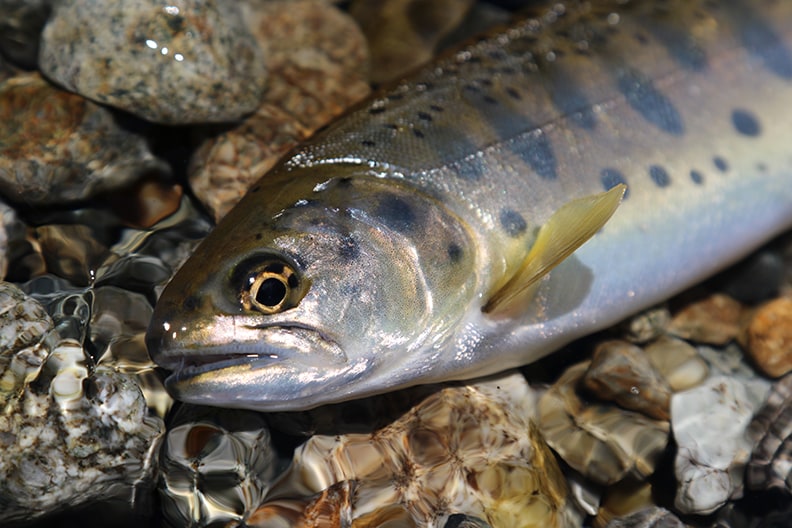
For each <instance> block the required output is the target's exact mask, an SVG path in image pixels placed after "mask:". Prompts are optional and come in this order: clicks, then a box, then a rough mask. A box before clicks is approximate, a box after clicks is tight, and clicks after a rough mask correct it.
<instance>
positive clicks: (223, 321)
mask: <svg viewBox="0 0 792 528" xmlns="http://www.w3.org/2000/svg"><path fill="white" fill-rule="evenodd" d="M314 177H315V176H314ZM320 180H321V179H320ZM292 181H293V180H292ZM295 187H296V189H293V190H292V191H290V192H289V193H285V194H284V193H280V194H279V193H271V196H270V197H268V198H261V197H258V196H255V194H252V193H251V194H249V195H248V196H247V197H246V198H245V199H243V201H242V202H241V203H240V204H239V205H238V206H237V207H236V208H235V209H234V210H232V211H231V212H230V213H229V215H228V216H227V218H225V219H224V220H223V221H222V222H221V223H220V224H219V225H218V227H217V228H216V229H215V231H213V232H212V233H211V234H210V235H209V237H207V238H206V239H205V240H204V241H203V242H202V244H201V245H200V246H199V247H198V248H197V250H196V251H195V253H194V254H193V256H192V257H191V258H190V259H188V261H187V262H186V263H185V264H184V266H183V267H182V269H180V270H179V272H178V273H177V274H176V275H175V276H174V278H173V279H172V281H171V282H170V284H168V286H167V287H166V288H165V290H164V291H163V293H162V295H161V297H160V299H159V301H158V303H157V306H156V309H155V312H154V315H153V318H152V322H151V325H150V327H149V331H148V335H147V344H148V347H149V350H150V353H151V355H152V358H153V359H154V360H155V361H156V362H157V363H158V364H159V365H160V366H162V367H164V368H166V369H168V370H170V371H172V374H171V375H170V376H169V377H168V378H167V380H166V386H167V388H168V389H169V391H170V392H171V394H172V395H173V396H174V397H175V398H176V399H179V400H182V401H187V402H190V403H196V404H203V405H217V406H224V407H238V408H247V409H254V410H270V411H271V410H298V409H304V408H310V407H313V406H316V405H319V404H323V403H328V402H335V401H342V400H345V399H350V398H352V397H357V396H362V395H366V394H372V393H377V392H383V391H385V390H388V389H389V388H391V385H393V384H400V383H401V382H402V381H403V379H405V378H412V377H414V375H413V374H410V369H411V368H418V367H417V366H416V358H415V357H414V355H415V354H419V353H422V352H421V351H423V350H425V349H426V347H427V346H431V342H433V341H436V340H437V339H439V338H438V336H440V335H444V329H445V328H448V327H450V326H452V325H449V324H448V322H449V320H450V319H453V316H451V315H450V314H449V313H448V310H449V308H448V307H449V306H453V309H454V310H456V311H457V312H460V313H461V310H462V307H461V305H460V304H459V303H454V302H451V301H452V300H453V299H452V298H454V297H455V296H458V295H460V293H461V292H464V291H468V290H466V289H465V288H460V284H462V283H465V282H466V280H467V279H466V278H465V277H467V275H469V270H466V271H465V270H462V269H460V268H461V267H460V266H458V265H457V266H455V267H454V266H451V267H450V268H449V269H452V268H453V270H455V271H449V272H448V273H450V274H451V276H453V277H455V280H453V281H451V283H448V284H445V283H444V286H447V288H445V287H444V288H442V290H443V291H448V292H449V294H448V295H445V294H443V293H442V292H440V293H439V292H438V276H439V275H447V274H448V273H446V271H447V270H446V271H444V269H443V266H442V265H431V266H427V265H426V264H427V262H425V258H423V257H425V255H424V253H426V248H421V247H419V246H421V245H422V243H421V242H420V240H423V239H422V238H420V237H419V238H420V240H419V241H418V242H417V243H416V240H415V238H414V237H412V236H410V233H409V232H408V230H406V229H402V230H398V229H394V228H393V225H387V224H388V222H385V223H383V222H382V221H381V218H379V216H380V215H379V213H382V211H383V207H393V206H394V205H393V204H394V203H397V204H401V203H402V202H404V203H408V202H411V201H414V198H413V197H411V196H410V193H409V192H408V191H406V190H401V189H393V188H391V187H388V186H383V185H381V184H380V183H379V182H375V181H372V180H371V178H370V177H365V178H359V179H355V178H349V177H347V178H338V177H334V178H331V179H329V180H327V179H325V180H321V181H320V182H319V183H317V184H314V185H313V186H308V187H306V186H305V185H304V182H303V184H300V185H297V184H295ZM285 195H289V197H288V198H286V197H285ZM388 201H389V202H388ZM385 202H388V203H389V204H390V205H387V206H385V205H383V204H384V203H385ZM424 205H425V204H419V203H416V204H413V205H412V206H411V207H413V206H414V207H415V208H418V207H422V206H424ZM422 214H423V213H422ZM391 216H394V215H391ZM391 220H393V218H391ZM429 221H430V222H431V219H429ZM391 224H393V222H391ZM397 227H398V225H397ZM420 234H421V236H422V237H423V236H426V235H428V233H424V232H423V231H420ZM422 255H423V256H422ZM457 260H458V259H457ZM441 282H442V281H441ZM445 282H448V281H445ZM438 295H439V296H440V297H439V298H438ZM438 299H440V301H442V302H438ZM445 301H448V302H445ZM438 309H441V311H442V313H440V314H439V313H438ZM458 316H460V314H457V317H458ZM446 333H447V332H446Z"/></svg>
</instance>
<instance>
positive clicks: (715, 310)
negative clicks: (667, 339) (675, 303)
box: [668, 293, 743, 345]
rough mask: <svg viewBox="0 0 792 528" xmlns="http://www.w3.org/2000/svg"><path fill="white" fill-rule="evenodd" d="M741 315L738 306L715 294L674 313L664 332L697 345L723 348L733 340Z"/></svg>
mask: <svg viewBox="0 0 792 528" xmlns="http://www.w3.org/2000/svg"><path fill="white" fill-rule="evenodd" d="M742 311H743V310H742V305H741V304H740V303H739V302H737V301H735V300H734V299H732V298H731V297H729V296H727V295H723V294H720V293H715V294H713V295H710V296H708V297H704V298H703V299H700V300H697V301H694V302H692V303H690V304H688V305H687V306H685V307H683V308H682V309H681V310H679V311H677V312H676V313H675V314H674V316H673V319H672V320H671V324H670V325H669V326H668V332H669V333H671V334H674V335H676V336H679V337H681V338H683V339H689V340H691V341H696V342H698V343H707V344H710V345H725V344H726V343H728V342H729V341H731V340H732V339H734V338H735V337H737V334H738V333H739V329H740V318H741V316H742Z"/></svg>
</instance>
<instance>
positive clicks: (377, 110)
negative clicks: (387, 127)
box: [368, 106, 385, 115]
mask: <svg viewBox="0 0 792 528" xmlns="http://www.w3.org/2000/svg"><path fill="white" fill-rule="evenodd" d="M384 111H385V107H384V106H375V107H373V108H369V111H368V113H369V114H371V115H377V114H381V113H383V112H384Z"/></svg>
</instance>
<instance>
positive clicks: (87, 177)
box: [0, 73, 170, 204]
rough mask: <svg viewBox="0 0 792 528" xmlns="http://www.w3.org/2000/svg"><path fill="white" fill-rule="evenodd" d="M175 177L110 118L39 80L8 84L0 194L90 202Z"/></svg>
mask: <svg viewBox="0 0 792 528" xmlns="http://www.w3.org/2000/svg"><path fill="white" fill-rule="evenodd" d="M169 170H170V169H169V168H168V166H167V165H166V164H165V163H164V162H162V161H160V160H158V159H157V158H155V157H154V156H153V154H152V153H151V152H150V151H149V147H148V144H147V142H146V139H145V138H144V137H143V136H141V135H139V134H137V133H134V132H132V131H129V130H127V129H125V128H123V127H122V126H120V125H119V123H118V121H117V119H116V118H115V117H114V116H113V114H112V113H111V112H110V111H108V110H107V109H105V108H102V107H100V106H98V105H96V104H93V103H91V102H90V101H86V100H85V99H83V98H82V97H79V96H77V95H74V94H70V93H68V92H64V91H62V90H59V89H57V88H55V87H53V86H52V85H50V84H49V83H48V82H46V81H45V80H44V79H42V78H41V76H40V75H38V74H37V73H24V74H21V75H18V76H16V77H12V78H10V79H8V80H6V81H5V82H3V83H2V84H0V192H2V193H3V194H4V195H5V196H6V197H8V198H9V199H10V200H12V201H17V202H24V203H27V204H51V203H59V204H60V203H64V202H69V201H74V200H83V199H86V198H88V197H91V196H93V195H95V194H96V193H98V192H102V191H106V190H109V189H113V188H118V187H122V186H124V185H127V184H129V183H130V182H132V181H134V180H135V179H137V178H139V177H141V176H142V175H144V174H152V173H154V174H160V175H162V174H165V173H167V172H168V171H169Z"/></svg>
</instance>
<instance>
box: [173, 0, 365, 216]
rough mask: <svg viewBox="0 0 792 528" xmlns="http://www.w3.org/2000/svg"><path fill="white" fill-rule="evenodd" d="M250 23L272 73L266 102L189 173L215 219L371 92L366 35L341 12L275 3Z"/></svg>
mask: <svg viewBox="0 0 792 528" xmlns="http://www.w3.org/2000/svg"><path fill="white" fill-rule="evenodd" d="M247 19H248V25H249V26H250V28H251V31H252V33H253V34H254V36H255V37H256V39H257V41H258V43H259V46H260V47H261V48H262V49H263V51H264V55H265V56H266V58H267V67H268V68H269V71H270V73H269V84H268V86H267V90H266V93H265V95H264V98H263V102H262V104H261V105H260V106H259V108H258V109H257V110H256V112H255V113H254V114H253V115H251V116H250V117H248V118H247V119H246V120H245V121H244V122H242V123H241V124H240V125H239V126H237V127H235V128H233V129H230V130H223V131H222V132H220V133H217V134H215V135H213V136H212V137H211V138H209V139H206V140H205V141H204V142H203V143H202V145H201V146H200V148H199V149H198V150H197V151H196V153H195V154H194V156H193V158H192V160H191V161H190V168H189V169H188V170H189V179H190V185H191V187H192V189H193V191H194V192H195V194H196V196H198V198H199V199H200V200H201V202H202V203H203V204H204V206H205V207H206V208H207V209H208V210H209V212H210V213H211V214H212V215H213V216H214V218H215V220H216V221H219V220H220V218H222V217H223V216H225V214H226V213H227V212H228V211H229V210H230V209H231V207H233V206H234V205H235V204H236V203H237V202H238V201H239V199H240V198H242V196H244V194H245V193H246V192H247V189H248V188H249V187H250V186H251V185H252V184H253V183H254V182H256V181H257V180H258V179H259V178H261V176H262V175H263V174H264V173H266V172H267V171H268V170H269V169H270V168H272V166H273V165H274V164H275V163H276V162H277V161H278V159H280V157H281V156H283V155H284V154H285V153H286V152H287V151H289V150H290V149H291V148H292V147H294V146H295V145H296V144H297V143H299V142H300V141H303V140H304V139H306V138H307V137H308V136H310V135H311V134H312V133H313V132H314V131H315V130H316V129H318V128H319V127H321V126H323V125H325V124H327V123H328V122H329V121H331V120H332V119H333V118H334V117H336V116H337V115H338V114H340V113H341V112H343V111H344V110H345V109H347V108H348V107H349V106H351V105H352V104H354V103H356V102H357V101H359V100H360V99H362V98H363V97H365V96H366V95H368V93H369V85H368V82H367V78H368V52H367V47H366V42H365V38H364V37H363V34H362V33H361V31H360V29H359V28H358V27H357V25H356V24H355V22H354V21H353V20H352V19H351V18H349V16H347V15H345V14H344V13H342V12H341V11H340V10H338V9H337V8H336V7H334V6H332V5H329V4H327V3H326V2H323V1H320V0H296V1H287V0H274V1H271V2H260V3H258V4H257V5H256V6H255V9H252V10H251V12H250V13H248V14H247Z"/></svg>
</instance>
